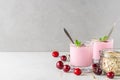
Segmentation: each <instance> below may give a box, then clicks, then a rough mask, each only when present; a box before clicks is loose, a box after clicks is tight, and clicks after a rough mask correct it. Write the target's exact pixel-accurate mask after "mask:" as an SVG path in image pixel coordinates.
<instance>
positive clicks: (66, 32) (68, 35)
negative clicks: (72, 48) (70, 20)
mask: <svg viewBox="0 0 120 80" xmlns="http://www.w3.org/2000/svg"><path fill="white" fill-rule="evenodd" d="M64 32H65V34H66V35H67V37H68V38H69V39H70V41H71V42H72V43H73V44H74V41H73V39H72V38H71V36H70V34H69V33H68V31H67V30H66V29H65V28H64Z"/></svg>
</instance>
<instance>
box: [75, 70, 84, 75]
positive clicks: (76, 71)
mask: <svg viewBox="0 0 120 80" xmlns="http://www.w3.org/2000/svg"><path fill="white" fill-rule="evenodd" d="M81 73H82V71H81V69H80V68H75V69H74V74H76V75H80V74H81Z"/></svg>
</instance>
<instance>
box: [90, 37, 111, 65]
mask: <svg viewBox="0 0 120 80" xmlns="http://www.w3.org/2000/svg"><path fill="white" fill-rule="evenodd" d="M92 43H93V62H94V63H96V62H99V59H100V55H101V54H100V51H101V50H103V49H108V48H113V39H109V40H107V41H99V40H93V41H92Z"/></svg>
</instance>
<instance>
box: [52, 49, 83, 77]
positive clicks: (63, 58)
mask: <svg viewBox="0 0 120 80" xmlns="http://www.w3.org/2000/svg"><path fill="white" fill-rule="evenodd" d="M52 56H53V57H58V56H59V52H58V51H53V52H52ZM60 59H61V60H60V61H57V63H56V67H57V68H58V69H60V70H62V69H63V71H64V72H69V71H70V70H71V67H70V65H68V64H64V63H63V62H65V61H67V57H66V56H65V55H62V56H60ZM73 72H74V74H76V75H80V74H81V73H82V71H81V69H80V68H74V69H73Z"/></svg>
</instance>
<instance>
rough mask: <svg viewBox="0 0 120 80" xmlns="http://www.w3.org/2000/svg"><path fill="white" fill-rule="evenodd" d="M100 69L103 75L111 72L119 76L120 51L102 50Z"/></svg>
mask: <svg viewBox="0 0 120 80" xmlns="http://www.w3.org/2000/svg"><path fill="white" fill-rule="evenodd" d="M100 67H101V69H102V70H103V72H104V73H107V72H110V71H112V72H114V73H115V75H120V49H105V50H102V51H101V56H100Z"/></svg>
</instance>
